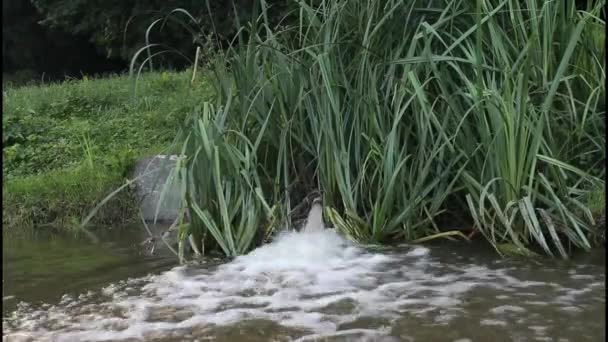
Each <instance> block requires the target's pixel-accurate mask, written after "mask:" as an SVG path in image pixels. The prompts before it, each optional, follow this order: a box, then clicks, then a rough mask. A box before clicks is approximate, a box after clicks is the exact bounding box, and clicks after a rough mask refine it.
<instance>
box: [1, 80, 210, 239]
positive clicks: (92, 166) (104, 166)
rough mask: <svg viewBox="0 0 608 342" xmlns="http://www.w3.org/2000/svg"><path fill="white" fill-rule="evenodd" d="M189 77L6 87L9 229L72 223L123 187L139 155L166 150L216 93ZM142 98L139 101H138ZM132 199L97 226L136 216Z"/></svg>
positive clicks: (124, 198) (112, 208)
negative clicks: (188, 117) (186, 121)
mask: <svg viewBox="0 0 608 342" xmlns="http://www.w3.org/2000/svg"><path fill="white" fill-rule="evenodd" d="M190 77H191V72H181V73H171V72H162V73H148V74H145V75H142V76H141V78H140V79H139V81H138V82H137V89H136V93H134V92H133V90H134V88H133V87H134V85H135V82H134V79H131V78H129V77H128V76H114V77H110V78H104V79H86V78H85V79H84V80H81V81H67V82H63V83H59V84H49V85H41V86H26V87H18V88H12V87H8V88H5V89H4V90H3V104H2V105H3V114H4V115H3V121H2V128H3V136H2V140H3V149H2V154H3V170H2V171H3V185H4V188H3V227H4V228H10V227H17V226H21V225H40V224H50V223H55V224H61V225H63V224H67V222H75V221H78V220H80V219H82V217H83V216H86V214H87V213H88V211H90V210H91V209H92V208H93V207H94V206H95V204H96V203H97V202H98V201H100V200H101V199H103V198H104V197H105V196H106V195H107V194H108V193H110V192H111V191H112V190H113V189H114V188H116V187H118V186H120V185H121V184H123V183H124V181H125V179H126V178H127V177H128V176H129V172H130V169H131V167H132V165H133V162H134V161H135V159H136V158H138V157H141V156H146V155H151V154H155V153H160V152H167V146H168V145H170V143H171V141H172V140H173V139H174V137H175V134H176V132H177V131H178V128H179V126H180V125H181V124H182V122H183V121H184V120H185V118H186V117H187V116H188V115H189V113H191V112H192V110H193V109H194V108H195V107H196V106H198V105H200V104H201V102H202V101H203V100H205V99H209V98H210V97H211V94H212V93H213V91H212V89H211V87H210V86H209V84H208V82H207V80H206V79H201V78H200V77H199V78H198V79H197V80H196V81H195V82H194V83H193V84H191V82H190ZM136 94H138V95H137V96H135V95H136ZM131 202H132V201H129V199H128V195H124V194H123V195H120V196H119V197H118V198H117V199H115V200H113V201H112V203H111V204H109V205H108V206H107V207H106V208H105V209H103V210H102V211H101V212H100V213H99V215H98V216H97V218H96V222H97V223H108V224H115V223H120V222H124V221H126V220H131V219H132V218H133V205H132V203H131Z"/></svg>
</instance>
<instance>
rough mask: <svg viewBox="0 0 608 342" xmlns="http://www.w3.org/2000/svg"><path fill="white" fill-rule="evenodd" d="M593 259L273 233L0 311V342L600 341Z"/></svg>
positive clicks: (600, 265)
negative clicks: (226, 257) (228, 250)
mask: <svg viewBox="0 0 608 342" xmlns="http://www.w3.org/2000/svg"><path fill="white" fill-rule="evenodd" d="M605 302H606V300H605V256H604V252H603V251H599V252H597V253H593V254H591V255H587V256H585V259H581V260H577V261H576V262H563V261H555V260H544V261H543V262H533V261H532V262H531V261H529V260H520V261H518V260H502V259H498V258H497V257H496V256H495V255H494V254H492V253H491V252H489V251H485V250H483V248H481V250H480V248H479V247H478V246H471V245H467V244H465V243H456V244H442V245H438V246H435V247H431V248H427V247H421V246H400V247H396V248H389V249H382V250H369V249H363V248H360V247H356V246H354V245H352V244H350V243H348V242H346V241H345V240H344V239H342V238H341V237H340V236H338V235H337V234H335V233H334V231H333V230H320V231H310V232H302V233H287V234H284V235H283V236H281V237H279V238H278V239H277V240H275V241H274V242H273V243H271V244H268V245H265V246H263V247H260V248H258V249H257V250H255V251H253V252H251V253H250V254H248V255H246V256H242V257H239V258H237V259H235V260H233V261H232V262H229V263H224V264H218V263H215V264H214V263H212V262H210V263H208V264H206V265H201V266H197V267H175V268H172V269H168V270H167V271H164V272H160V273H158V274H150V275H148V276H144V277H134V278H129V279H126V280H122V281H118V282H113V283H110V284H106V286H104V287H103V288H101V289H93V290H90V291H88V292H82V293H80V294H78V295H65V296H64V297H62V298H61V300H60V301H58V302H55V303H46V304H45V303H38V304H32V303H30V304H28V303H26V302H21V303H20V304H19V305H18V306H17V307H16V308H15V310H13V311H11V312H9V313H7V314H5V315H4V318H3V331H4V334H5V339H7V338H9V339H7V340H8V341H12V340H15V341H18V340H27V339H28V338H31V339H32V340H35V341H208V340H213V341H292V340H297V341H315V340H323V341H384V340H386V341H459V342H464V341H600V340H604V339H605Z"/></svg>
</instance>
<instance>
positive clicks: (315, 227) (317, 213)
mask: <svg viewBox="0 0 608 342" xmlns="http://www.w3.org/2000/svg"><path fill="white" fill-rule="evenodd" d="M323 228H325V227H324V225H323V207H322V205H321V199H320V198H316V199H314V200H313V202H312V206H311V208H310V211H309V212H308V217H307V218H306V225H305V226H304V228H303V231H304V232H318V231H321V230H323Z"/></svg>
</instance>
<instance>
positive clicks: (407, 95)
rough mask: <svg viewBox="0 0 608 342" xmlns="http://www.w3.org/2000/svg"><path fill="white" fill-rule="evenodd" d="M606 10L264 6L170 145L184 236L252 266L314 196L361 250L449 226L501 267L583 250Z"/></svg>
mask: <svg viewBox="0 0 608 342" xmlns="http://www.w3.org/2000/svg"><path fill="white" fill-rule="evenodd" d="M604 3H605V2H604V1H600V2H598V3H597V4H596V5H592V4H591V3H590V4H589V5H587V7H586V8H585V9H576V8H574V4H570V3H569V2H567V4H564V3H562V2H559V1H539V0H528V1H515V0H502V1H500V0H477V1H448V0H437V1H399V0H387V1H374V0H318V1H294V2H292V11H291V12H289V13H288V16H287V17H286V20H285V22H284V23H283V24H282V26H280V27H270V25H269V24H268V21H267V19H266V11H267V6H266V4H265V2H264V1H260V2H259V8H260V10H261V12H260V13H261V15H259V16H258V17H255V18H253V20H252V21H251V22H250V23H249V25H248V26H246V27H242V28H241V31H240V34H239V35H238V36H237V38H236V39H235V42H234V44H233V45H231V46H230V47H228V48H227V49H225V50H224V51H222V52H220V56H219V57H218V58H217V59H216V60H215V63H213V64H212V67H211V72H212V73H213V74H214V76H215V86H216V98H215V101H214V102H213V103H206V104H205V105H204V106H203V108H202V110H198V111H197V112H196V113H195V114H193V115H192V117H191V118H190V119H188V120H187V121H186V122H185V124H184V126H183V128H182V131H181V132H180V134H179V137H178V139H177V140H176V141H178V142H181V144H182V154H183V156H184V157H185V159H184V163H183V164H181V166H180V167H179V168H178V169H176V171H175V174H176V175H178V176H177V177H175V180H176V181H177V182H178V184H179V185H180V186H181V187H182V188H183V189H184V191H183V193H184V197H183V201H184V205H185V206H186V207H188V209H189V211H190V213H191V215H192V221H193V224H192V225H189V226H188V227H189V228H188V229H189V231H188V232H186V233H187V234H192V235H196V237H198V238H202V237H205V236H211V237H212V241H211V242H210V243H211V244H215V245H216V246H219V248H221V250H222V251H223V252H224V253H225V254H226V255H228V256H236V255H239V254H242V253H245V252H247V251H248V250H250V249H252V248H253V247H254V246H256V245H257V244H259V243H261V241H263V240H264V239H265V238H267V237H268V236H269V235H270V234H271V233H272V232H273V230H274V229H275V228H277V227H289V226H290V220H289V218H290V212H291V209H292V206H291V203H292V202H294V201H297V200H298V199H301V198H302V193H303V192H306V191H310V190H311V187H312V188H320V189H321V190H322V193H323V197H324V207H325V208H324V210H325V216H326V218H327V219H328V220H329V221H330V222H331V224H332V225H333V226H334V227H335V228H336V229H338V230H339V231H341V232H342V233H343V234H345V235H346V236H348V237H349V238H351V239H353V240H355V241H358V242H362V243H389V242H393V241H423V240H428V239H432V238H436V237H442V236H446V235H462V234H461V233H460V232H442V231H441V230H440V229H439V227H437V225H436V223H435V221H436V219H437V217H439V215H443V214H452V215H465V216H468V217H470V220H471V222H472V226H473V230H474V231H479V232H480V233H481V234H482V235H483V236H484V237H485V238H486V239H487V240H488V241H489V243H491V244H492V245H493V246H494V247H495V249H496V250H497V251H498V252H499V253H507V252H512V251H516V252H517V253H521V254H527V255H530V254H533V251H535V250H540V251H544V252H545V253H547V254H549V255H559V256H561V257H563V258H567V257H568V256H569V254H570V253H571V248H572V247H576V248H582V249H589V248H590V243H589V239H588V235H589V232H590V227H591V225H592V224H593V221H594V217H593V216H592V215H591V212H590V211H589V209H588V208H587V207H586V205H585V203H584V202H583V201H582V198H584V196H585V195H586V194H587V193H589V191H593V190H594V189H597V188H599V187H603V185H604V180H603V177H604V175H605V169H604V166H603V162H602V163H600V161H603V160H605V149H604V146H605V138H604V135H603V134H604V133H603V132H604V116H605V103H604V101H603V98H604V96H605V86H604V79H605V70H604V64H603V60H604V59H603V58H604V56H605V47H604V46H603V45H602V44H601V43H600V42H601V41H603V37H604V32H603V29H601V30H600V28H603V26H604V25H605V23H604V21H603V20H602V19H600V11H601V10H602V9H603V5H604ZM191 19H193V18H191ZM144 49H145V48H144ZM144 49H142V50H141V51H144ZM136 59H137V56H136V57H135V58H134V62H135V60H136ZM134 64H135V63H133V65H134ZM448 198H450V201H453V202H455V203H456V207H457V208H458V209H460V211H459V212H454V210H453V209H452V212H449V213H446V210H447V208H448V206H447V202H448V200H447V199H448ZM453 207H454V205H453V203H452V205H451V206H450V208H453ZM207 232H208V233H210V234H207ZM184 236H185V235H184ZM195 240H196V241H200V239H195ZM202 244H205V242H203V243H202Z"/></svg>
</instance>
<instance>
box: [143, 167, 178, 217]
mask: <svg viewBox="0 0 608 342" xmlns="http://www.w3.org/2000/svg"><path fill="white" fill-rule="evenodd" d="M177 158H178V156H176V155H156V156H151V157H146V158H142V159H140V160H138V161H137V162H136V163H135V168H134V170H133V175H132V177H133V178H137V179H136V181H135V182H134V184H135V196H136V200H137V201H138V202H139V206H140V208H141V211H142V214H143V216H144V220H146V221H147V222H154V220H155V214H156V209H157V206H158V205H159V201H160V200H161V193H162V190H163V187H164V186H165V185H166V183H167V178H168V177H169V174H170V172H171V170H172V169H173V168H175V163H176V161H177ZM167 186H169V189H168V191H167V193H166V195H165V197H164V198H163V202H162V203H160V207H159V212H158V216H156V221H157V222H169V221H174V220H175V219H176V218H177V214H178V209H179V204H180V203H179V190H178V189H177V188H176V187H175V186H174V185H171V184H168V185H167Z"/></svg>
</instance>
